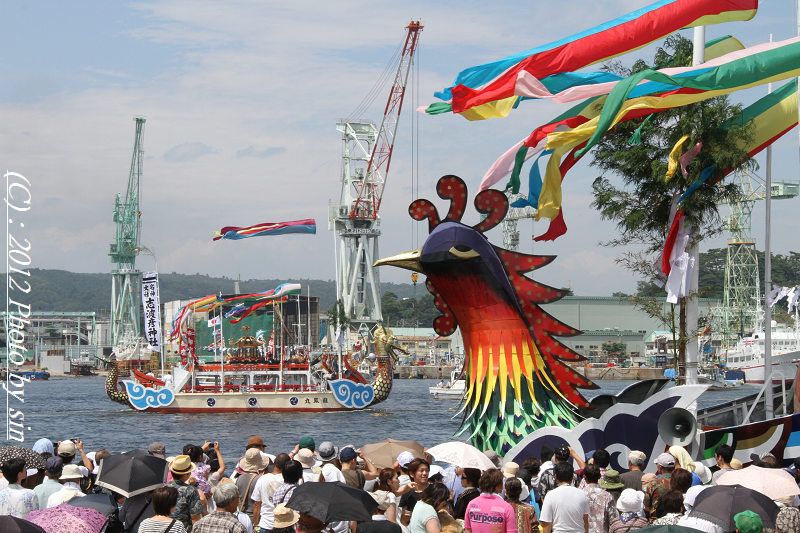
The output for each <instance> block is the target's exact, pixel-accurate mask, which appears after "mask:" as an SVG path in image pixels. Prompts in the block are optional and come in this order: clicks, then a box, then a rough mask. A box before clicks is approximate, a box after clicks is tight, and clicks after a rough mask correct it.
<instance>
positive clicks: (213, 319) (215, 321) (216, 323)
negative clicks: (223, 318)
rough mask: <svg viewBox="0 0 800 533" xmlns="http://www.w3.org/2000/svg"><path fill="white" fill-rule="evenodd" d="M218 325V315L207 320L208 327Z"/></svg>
mask: <svg viewBox="0 0 800 533" xmlns="http://www.w3.org/2000/svg"><path fill="white" fill-rule="evenodd" d="M219 325H220V319H219V317H218V316H215V317H214V318H212V319H211V320H209V321H208V327H210V328H213V327H214V326H219Z"/></svg>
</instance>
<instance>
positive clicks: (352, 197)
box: [328, 20, 423, 329]
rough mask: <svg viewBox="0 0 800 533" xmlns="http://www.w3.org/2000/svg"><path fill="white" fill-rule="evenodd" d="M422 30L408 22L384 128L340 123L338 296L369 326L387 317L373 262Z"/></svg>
mask: <svg viewBox="0 0 800 533" xmlns="http://www.w3.org/2000/svg"><path fill="white" fill-rule="evenodd" d="M422 28H423V26H422V24H421V23H420V22H419V21H413V20H412V21H411V22H410V23H409V24H408V26H406V36H405V42H404V43H403V47H402V51H401V53H400V60H399V64H398V66H397V71H396V73H395V77H394V82H393V83H392V87H391V89H390V91H389V98H388V99H387V101H386V107H385V108H384V113H383V119H382V120H381V123H380V127H376V126H375V124H374V123H372V122H369V121H366V120H360V119H355V120H350V119H346V120H340V121H339V122H337V124H336V129H337V130H338V131H340V132H341V133H342V175H341V193H340V195H339V202H338V203H337V204H335V205H332V206H331V210H330V214H329V220H328V222H329V224H328V226H329V228H330V229H332V230H333V231H334V235H335V240H336V250H335V256H336V297H337V299H338V300H339V301H341V302H342V304H343V305H344V311H345V314H346V315H347V317H348V318H349V320H350V322H351V323H354V322H360V323H362V324H363V325H364V327H369V326H370V325H371V324H373V323H375V322H378V321H380V320H381V319H382V314H381V297H380V280H379V277H378V272H377V269H374V268H373V266H372V264H373V263H374V262H375V260H377V259H378V258H379V257H380V255H379V254H378V236H380V234H381V232H380V208H381V201H382V199H383V192H384V190H385V187H386V178H387V177H388V174H389V165H390V164H391V161H392V152H393V150H394V141H395V135H396V133H397V125H398V122H399V119H400V112H401V110H402V108H403V99H404V98H405V95H406V85H407V82H408V76H409V73H410V71H411V65H412V63H413V59H414V53H415V52H416V49H417V43H418V41H419V35H420V32H421V31H422ZM360 329H363V328H360Z"/></svg>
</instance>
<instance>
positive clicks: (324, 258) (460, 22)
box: [0, 0, 797, 294]
mask: <svg viewBox="0 0 800 533" xmlns="http://www.w3.org/2000/svg"><path fill="white" fill-rule="evenodd" d="M646 3H647V2H645V1H642V2H635V1H633V0H606V1H595V2H561V3H549V4H543V3H541V2H527V3H519V2H497V3H495V4H493V5H492V9H486V4H485V2H469V1H465V2H459V3H453V2H443V3H430V2H403V3H397V2H383V3H381V2H378V3H375V2H366V1H358V0H345V1H342V2H301V3H297V4H296V5H295V4H287V3H285V2H281V3H278V2H248V1H240V2H234V1H231V2H224V3H219V2H211V1H205V2H198V1H191V2H189V1H187V0H165V1H159V2H141V3H136V4H134V5H133V6H131V9H132V10H133V14H134V15H135V16H133V17H131V19H130V24H129V26H128V27H129V28H130V29H129V30H128V31H129V35H127V36H125V37H126V38H130V36H133V37H134V38H135V39H136V40H137V42H141V43H143V44H146V45H147V47H146V48H145V49H146V50H147V53H149V54H152V57H153V58H155V57H157V58H158V59H159V60H160V61H159V62H158V64H159V65H162V66H161V67H160V68H159V70H158V71H156V72H155V73H154V74H153V75H151V76H147V77H138V76H136V75H135V73H136V72H138V70H137V67H136V65H134V63H136V62H144V63H147V62H148V59H149V58H148V57H147V56H144V57H135V58H128V55H127V54H126V50H119V54H118V55H119V57H120V58H121V59H120V60H119V64H118V65H114V67H113V68H99V67H97V66H96V65H98V64H105V63H101V62H96V61H94V58H93V57H91V56H89V57H86V58H85V59H84V64H83V65H82V66H81V67H80V70H81V71H82V72H84V73H86V74H87V75H88V76H86V80H85V83H86V85H85V86H81V87H77V88H75V87H72V88H70V89H69V90H67V89H64V88H63V85H62V84H61V83H60V82H59V81H58V80H56V79H53V78H52V76H49V75H48V67H49V65H48V64H47V62H46V60H45V59H44V58H41V57H31V60H30V61H29V62H28V63H30V64H31V65H41V67H39V71H38V73H36V72H34V74H33V75H31V76H26V77H25V78H24V80H20V81H19V83H18V84H17V85H16V87H17V89H15V90H16V91H17V92H19V93H24V94H26V95H28V98H27V99H25V98H20V99H17V100H9V99H6V100H3V102H4V103H0V116H2V117H3V119H2V122H0V146H3V153H4V155H5V156H6V157H5V158H4V163H5V166H6V167H8V168H10V169H12V170H14V169H19V171H22V172H23V173H25V174H26V175H27V176H29V177H30V178H32V179H33V180H34V185H35V191H34V193H35V195H36V202H37V203H36V206H35V209H36V208H38V211H36V213H35V217H36V228H37V231H40V232H41V233H36V234H34V236H35V237H36V238H37V239H41V240H40V241H39V242H37V243H35V245H36V246H37V248H38V250H39V254H40V255H39V257H40V258H41V260H42V261H43V262H44V263H47V264H48V265H49V266H60V267H62V268H65V269H70V270H76V271H104V270H108V269H109V268H110V265H109V264H108V257H107V246H108V243H110V242H111V241H112V240H113V237H114V235H113V227H112V222H111V208H112V204H113V198H114V194H115V193H116V192H119V191H124V190H125V187H126V180H127V176H128V170H129V166H130V159H131V150H132V141H133V127H132V120H131V119H132V117H134V116H137V115H144V116H146V118H147V119H148V121H147V126H146V132H145V138H144V148H145V162H144V174H143V178H142V183H141V210H142V213H143V215H142V232H143V235H142V242H143V243H144V244H146V245H147V246H148V247H150V248H151V249H154V250H156V251H157V253H158V255H159V266H160V267H161V268H162V270H165V271H166V270H176V271H185V272H198V271H200V272H208V273H209V274H228V275H233V274H236V273H241V274H242V276H243V277H246V278H250V277H266V276H282V277H290V276H300V277H317V278H323V279H328V278H331V277H333V271H334V267H333V256H332V249H333V244H332V240H333V239H332V236H331V234H330V232H328V231H327V230H326V223H325V222H326V220H327V212H328V202H329V201H330V200H333V199H336V198H338V196H339V177H340V165H341V138H340V135H339V134H338V133H337V132H336V130H335V123H336V120H337V119H339V118H342V117H343V116H345V115H346V114H347V113H348V112H350V111H351V110H353V109H354V108H356V106H357V105H358V103H359V102H360V101H361V100H362V98H363V96H364V95H365V94H366V93H367V91H369V89H370V88H371V87H372V86H373V84H374V82H375V80H376V79H377V78H378V76H379V75H380V73H381V71H382V70H383V68H384V66H385V64H386V62H387V60H388V58H389V57H390V56H391V55H392V53H393V51H394V50H395V49H396V48H397V46H398V45H399V44H400V41H401V39H402V37H403V33H404V32H403V26H404V25H405V24H406V23H407V22H408V20H409V19H410V18H412V17H414V16H418V15H419V14H422V15H423V17H422V18H423V23H424V24H425V30H424V31H423V34H422V37H421V47H420V55H419V57H418V63H419V72H420V75H421V76H420V80H419V85H418V87H419V93H418V98H417V99H416V101H415V100H414V99H413V96H414V92H413V90H412V89H413V88H415V87H416V85H415V87H410V88H409V92H408V94H407V100H406V103H405V105H404V115H403V117H402V118H401V122H400V127H399V130H398V138H397V144H396V146H395V152H394V159H393V161H392V169H391V175H390V176H389V180H388V183H387V187H386V192H385V197H384V203H383V208H382V231H383V237H382V240H381V250H382V253H386V254H388V253H393V252H395V251H400V250H404V249H408V248H410V247H411V245H412V244H413V242H414V235H419V236H420V238H421V239H424V236H425V233H426V230H425V229H424V227H423V226H424V225H422V224H416V223H412V221H411V220H410V219H409V217H408V214H407V212H406V208H407V205H408V203H409V202H410V201H411V200H412V198H411V196H412V195H411V183H410V181H411V175H412V171H414V170H415V167H414V166H412V146H411V142H410V141H411V139H410V134H411V129H410V124H411V115H412V113H411V110H413V108H414V107H416V106H417V105H425V104H427V103H429V102H431V101H433V98H432V97H431V96H430V95H431V94H432V93H433V92H434V91H435V90H439V89H441V88H442V87H445V86H447V85H449V84H450V83H451V81H452V80H453V78H454V77H455V75H456V73H457V71H458V70H460V69H462V68H466V67H468V66H470V65H476V64H479V63H481V62H484V61H489V60H493V59H497V58H498V57H502V56H504V55H508V54H512V53H515V52H518V51H521V50H524V49H527V48H530V47H532V46H535V45H538V44H542V43H545V42H548V41H550V40H554V39H558V38H561V37H564V36H566V35H568V34H570V33H574V32H575V31H579V30H581V29H585V28H587V27H590V26H592V25H595V24H598V23H601V22H603V21H605V20H608V19H611V18H614V16H617V14H619V13H624V12H626V11H627V10H630V9H634V8H636V7H640V6H642V5H645V4H646ZM76 9H88V8H81V7H80V6H77V7H76ZM761 11H762V12H763V13H764V14H765V18H764V20H765V21H771V20H772V18H770V17H773V15H774V13H775V12H777V11H779V7H778V6H777V5H776V6H775V7H773V6H772V5H764V6H762V8H761ZM760 16H761V15H760ZM773 18H774V17H773ZM103 23H104V21H103V20H97V21H96V24H98V27H100V26H102V25H103ZM748 24H749V25H745V24H738V25H731V26H730V28H728V27H726V28H725V30H722V29H717V28H711V29H709V36H716V35H721V34H723V33H722V32H723V31H725V32H726V33H736V35H737V36H741V37H743V38H744V37H745V36H746V34H745V33H740V32H739V30H742V29H743V30H745V31H746V32H750V34H757V33H758V32H759V31H761V30H763V29H764V26H763V25H759V20H758V18H757V20H756V21H753V22H752V23H748ZM22 29H23V30H24V28H22ZM64 31H65V33H64V35H60V34H53V35H50V36H49V38H51V39H52V44H53V46H58V43H60V42H66V41H65V38H66V29H65V30H64ZM769 31H775V32H776V38H778V37H781V38H783V37H782V36H781V35H779V33H780V31H783V30H780V29H777V28H775V29H773V28H772V26H770V29H769ZM793 31H794V29H793V24H787V29H786V32H787V33H790V32H793ZM97 34H98V35H101V34H102V33H101V32H99V31H98V32H97ZM764 34H765V35H766V33H764ZM102 35H104V37H103V39H107V40H100V38H98V42H97V43H96V47H97V49H98V50H100V49H104V48H109V49H114V48H115V47H119V46H122V44H121V43H123V42H124V40H123V39H122V38H121V36H113V35H109V34H102ZM117 39H119V40H117ZM12 41H13V40H12ZM13 42H16V41H13ZM19 42H22V41H19ZM751 42H755V39H753V40H751ZM14 52H15V53H20V54H23V53H25V50H24V49H20V50H19V51H14ZM122 58H128V59H122ZM154 63H155V62H154ZM36 80H39V81H36ZM387 91H388V88H387V89H385V90H383V91H381V92H379V93H378V94H377V96H376V98H375V101H374V104H373V106H372V107H371V108H370V109H369V110H368V112H367V113H366V114H367V115H368V116H369V117H370V118H372V119H373V120H375V121H378V120H379V118H380V113H381V112H382V108H383V105H384V103H385V99H386V93H387ZM561 110H562V108H561V107H558V106H554V105H551V104H549V103H545V102H525V103H523V104H522V105H521V106H520V108H519V109H518V110H517V111H515V113H514V114H513V116H512V117H509V118H508V119H505V120H493V121H485V122H467V121H465V120H463V119H461V118H460V117H454V116H439V117H429V116H425V115H423V116H418V117H416V118H417V119H418V120H419V125H420V129H419V139H418V140H419V152H418V153H419V161H418V163H415V164H416V165H417V167H418V170H419V188H420V190H419V194H420V195H421V196H424V197H428V198H431V199H432V200H436V196H435V193H434V191H433V187H434V184H435V182H436V180H437V179H438V177H439V176H441V175H443V174H448V173H455V174H458V175H460V176H462V177H463V178H464V179H465V180H466V181H467V183H468V184H469V185H470V188H471V191H472V192H473V193H474V192H475V189H476V187H477V183H478V182H479V181H480V178H481V176H482V174H483V173H484V171H485V170H486V168H487V167H488V166H489V165H490V164H491V162H492V161H493V160H494V159H495V158H496V157H497V156H498V155H499V154H500V153H502V152H503V151H504V150H505V149H506V148H507V147H508V146H510V145H511V144H513V143H514V142H516V141H517V140H519V139H520V138H522V137H524V136H525V135H527V134H528V133H529V132H530V130H531V129H533V128H534V127H535V126H537V125H538V124H541V123H542V121H544V120H547V119H549V118H552V117H553V116H555V115H556V114H558V113H559V112H561ZM792 146H795V145H794V144H792V145H791V146H788V145H787V146H786V147H785V148H784V149H783V152H781V153H784V154H794V153H795V151H794V150H796V149H794V148H792ZM791 157H794V156H791ZM788 158H789V156H787V157H785V158H783V159H788ZM776 160H781V156H780V154H778V153H776ZM792 168H794V167H792ZM595 175H596V172H595V171H594V170H592V169H589V168H588V165H587V163H581V164H579V165H578V166H577V167H576V168H575V169H574V170H573V172H572V173H571V174H570V175H569V177H568V180H567V182H565V189H564V191H565V206H566V209H567V211H566V213H567V224H568V225H569V227H570V231H569V233H568V234H567V235H566V236H565V237H563V238H562V239H560V240H559V241H557V242H556V243H550V244H540V243H537V244H536V245H532V244H531V241H530V236H531V234H532V233H534V232H533V231H532V229H531V223H530V222H524V223H521V227H522V228H523V236H522V240H523V246H522V251H528V252H530V251H535V252H536V253H551V254H557V255H559V256H560V257H559V258H558V259H557V260H556V263H554V264H553V265H550V266H548V267H547V268H544V269H542V270H541V271H537V273H536V275H537V276H542V278H543V279H544V278H547V280H548V282H550V283H551V284H553V285H559V286H562V285H566V284H567V283H568V282H570V283H572V285H573V286H574V288H575V290H576V291H577V292H578V293H591V294H602V293H603V291H600V290H598V288H599V287H604V286H605V285H604V284H608V283H609V282H608V280H609V279H611V280H612V281H611V282H610V283H611V285H613V287H612V286H610V285H609V289H608V290H607V291H605V292H606V293H607V292H610V291H611V290H612V289H613V290H615V289H617V288H619V289H622V290H624V289H626V288H627V289H628V290H630V289H631V288H632V285H633V283H632V281H631V278H630V276H628V275H627V274H626V273H625V272H623V271H622V270H621V269H620V268H619V267H616V266H614V267H613V268H612V265H613V260H612V258H613V257H614V255H615V254H616V253H617V251H615V250H610V249H604V248H598V246H597V243H598V242H599V241H601V240H606V239H607V238H608V236H609V235H610V234H612V232H613V231H614V230H615V228H614V226H613V224H612V223H609V222H602V221H600V220H599V216H597V214H596V213H595V212H594V210H593V209H592V208H591V207H590V206H589V203H590V195H589V185H590V183H591V180H592V178H593V177H594V176H595ZM786 175H787V176H789V177H791V176H792V175H796V170H794V174H792V173H791V171H787V173H786ZM437 203H438V202H437ZM786 203H787V204H790V203H791V202H786ZM781 212H786V213H787V214H786V216H787V217H792V216H793V217H795V218H794V219H793V220H794V221H796V220H797V219H796V214H795V212H796V210H791V209H789V208H788V207H787V208H785V209H783V210H782V211H781ZM304 217H314V218H316V220H317V224H318V227H319V234H318V235H316V236H287V237H278V238H260V239H251V240H248V241H241V242H236V243H225V245H224V246H220V245H219V243H212V242H211V235H212V234H213V232H214V231H215V230H217V229H219V228H220V227H221V226H224V225H249V224H254V223H257V222H263V221H267V220H281V219H287V220H288V219H297V218H304ZM465 218H469V219H470V220H475V219H477V217H476V214H475V213H474V212H472V211H470V212H468V214H467V216H466V217H465ZM64 228H70V230H69V231H70V232H73V233H75V235H77V236H79V237H73V238H70V237H69V236H67V235H65V234H64ZM545 228H546V226H545V223H544V222H537V223H536V230H535V233H536V234H539V233H541V232H542V231H544V229H545ZM785 233H786V235H776V236H775V238H774V242H775V243H776V248H780V247H781V246H783V247H784V249H786V248H789V247H791V246H792V245H793V243H792V242H791V238H790V236H789V235H788V234H789V233H790V232H785ZM493 239H499V237H498V236H495V235H493ZM65 247H66V248H68V249H69V250H72V252H70V253H66V252H65ZM78 250H80V253H78ZM591 254H594V255H591ZM615 269H616V270H615ZM380 275H381V277H382V279H385V280H401V281H406V280H407V279H408V276H407V273H405V272H400V271H396V270H393V269H383V270H382V271H381V273H380ZM617 285H619V287H617Z"/></svg>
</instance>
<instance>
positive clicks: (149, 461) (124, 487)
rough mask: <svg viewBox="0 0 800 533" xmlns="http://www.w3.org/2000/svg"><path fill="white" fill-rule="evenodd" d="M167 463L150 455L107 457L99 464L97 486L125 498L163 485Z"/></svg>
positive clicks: (116, 455) (115, 455)
mask: <svg viewBox="0 0 800 533" xmlns="http://www.w3.org/2000/svg"><path fill="white" fill-rule="evenodd" d="M166 479H167V462H166V461H165V460H164V459H161V458H160V457H155V456H152V455H125V454H114V455H109V456H108V457H106V458H105V459H103V460H102V461H101V462H100V471H99V472H98V473H97V485H98V486H100V487H105V488H107V489H110V490H113V491H114V492H118V493H119V494H122V495H123V496H125V497H126V498H130V497H131V496H136V495H137V494H143V493H145V492H150V491H151V490H155V489H157V488H158V487H161V486H163V485H164V481H165V480H166Z"/></svg>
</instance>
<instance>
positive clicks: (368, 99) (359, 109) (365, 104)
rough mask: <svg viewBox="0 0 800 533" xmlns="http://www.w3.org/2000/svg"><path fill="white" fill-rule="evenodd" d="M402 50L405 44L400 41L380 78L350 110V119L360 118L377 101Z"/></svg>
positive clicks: (394, 68) (395, 68)
mask: <svg viewBox="0 0 800 533" xmlns="http://www.w3.org/2000/svg"><path fill="white" fill-rule="evenodd" d="M402 50H403V44H402V43H400V45H398V47H397V49H395V51H394V54H392V57H391V58H390V59H389V61H388V62H387V63H386V66H385V67H384V68H383V72H381V74H380V76H378V79H377V80H375V83H374V84H373V85H372V88H371V89H370V90H369V91H368V92H367V94H366V95H365V96H364V98H363V99H362V100H361V102H359V104H358V105H357V106H356V107H355V109H353V110H352V111H351V112H350V114H349V115H348V120H350V119H358V118H360V116H359V115H362V114H363V113H366V111H367V109H369V107H370V106H371V105H372V104H373V103H374V102H375V99H376V98H377V97H378V95H379V94H381V93H383V92H385V91H384V89H385V87H386V83H387V82H388V81H389V77H390V76H391V74H392V71H394V70H397V64H398V62H399V61H400V53H401V52H402Z"/></svg>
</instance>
